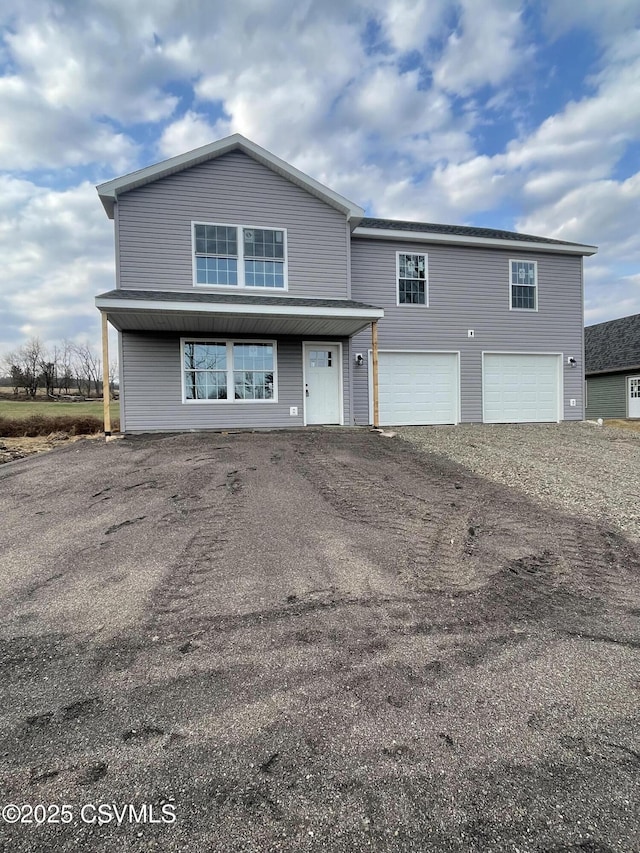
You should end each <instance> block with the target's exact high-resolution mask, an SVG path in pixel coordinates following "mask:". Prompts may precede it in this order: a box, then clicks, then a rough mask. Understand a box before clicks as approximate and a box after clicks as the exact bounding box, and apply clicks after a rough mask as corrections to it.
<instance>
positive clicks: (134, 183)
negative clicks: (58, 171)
mask: <svg viewBox="0 0 640 853" xmlns="http://www.w3.org/2000/svg"><path fill="white" fill-rule="evenodd" d="M231 151H242V152H244V153H245V154H247V155H248V156H249V157H252V158H253V159H254V160H256V161H257V162H258V163H261V164H262V165H263V166H266V167H267V168H268V169H271V170H272V171H273V172H276V173H277V174H279V175H281V176H282V177H284V178H286V179H287V180H289V181H291V182H292V183H294V184H297V186H299V187H302V189H305V190H307V192H309V193H311V194H312V195H314V196H316V197H317V198H319V199H321V200H322V201H324V202H326V203H327V204H329V205H331V207H334V208H336V209H337V210H339V211H341V212H342V213H344V214H345V216H346V217H347V220H348V221H350V222H352V224H357V223H358V222H359V221H360V220H361V219H362V218H363V217H364V210H363V208H361V207H359V205H357V204H354V203H353V202H352V201H349V199H347V198H345V197H344V196H341V195H339V194H338V193H336V192H334V191H333V190H331V189H329V187H325V186H324V184H321V183H320V182H319V181H316V180H315V179H314V178H311V177H309V175H305V174H304V172H301V171H300V170H299V169H296V168H295V167H294V166H291V165H289V163H286V162H285V161H284V160H281V159H280V158H279V157H276V156H275V154H271V152H270V151H267V150H266V149H264V148H261V147H260V146H259V145H256V144H255V142H251V140H250V139H246V138H245V137H244V136H242V135H241V134H239V133H234V134H233V135H232V136H227V137H225V138H224V139H219V140H217V141H216V142H211V143H210V144H209V145H203V146H202V147H201V148H196V149H194V150H193V151H188V152H187V153H186V154H180V155H178V156H177V157H171V158H170V159H169V160H163V161H162V162H160V163H156V164H154V165H153V166H147V167H146V168H144V169H139V170H138V171H137V172H131V173H130V174H128V175H123V176H122V177H120V178H114V179H113V180H112V181H106V183H104V184H99V185H98V186H97V187H96V189H97V190H98V195H99V196H100V200H101V202H102V204H103V206H104V209H105V210H106V212H107V216H108V217H109V219H113V216H114V205H115V203H116V201H117V200H118V196H120V195H122V194H123V193H126V192H129V191H130V190H134V189H137V188H138V187H143V186H145V185H146V184H150V183H152V182H153V181H158V180H160V179H161V178H166V177H168V176H169V175H175V174H176V173H177V172H182V171H184V170H185V169H189V168H191V167H192V166H198V165H200V164H201V163H206V162H208V161H210V160H215V159H216V158H217V157H221V156H222V155H223V154H228V153H230V152H231Z"/></svg>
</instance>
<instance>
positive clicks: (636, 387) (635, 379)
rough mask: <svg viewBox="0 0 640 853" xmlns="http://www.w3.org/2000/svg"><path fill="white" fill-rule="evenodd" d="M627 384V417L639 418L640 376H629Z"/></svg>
mask: <svg viewBox="0 0 640 853" xmlns="http://www.w3.org/2000/svg"><path fill="white" fill-rule="evenodd" d="M628 383H629V384H628V389H629V390H628V393H629V417H630V418H640V376H630V377H629V379H628Z"/></svg>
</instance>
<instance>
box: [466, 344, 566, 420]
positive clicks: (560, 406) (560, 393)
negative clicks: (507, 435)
mask: <svg viewBox="0 0 640 853" xmlns="http://www.w3.org/2000/svg"><path fill="white" fill-rule="evenodd" d="M487 355H516V356H517V355H530V356H553V357H555V359H556V363H557V374H556V375H557V391H556V394H557V397H556V416H555V421H556V423H560V421H561V420H562V419H563V414H564V402H563V401H564V381H563V380H564V374H563V365H564V355H563V353H561V352H531V350H486V351H483V352H482V422H483V423H485V424H495V423H532V421H504V420H496V419H488V418H487V415H486V394H485V392H486V382H485V356H487ZM551 422H552V421H547V423H551Z"/></svg>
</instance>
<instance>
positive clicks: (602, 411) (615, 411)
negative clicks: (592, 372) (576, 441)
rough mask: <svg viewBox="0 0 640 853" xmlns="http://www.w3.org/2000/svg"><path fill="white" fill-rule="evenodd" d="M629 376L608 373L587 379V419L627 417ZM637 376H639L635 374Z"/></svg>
mask: <svg viewBox="0 0 640 853" xmlns="http://www.w3.org/2000/svg"><path fill="white" fill-rule="evenodd" d="M627 375H629V374H625V373H608V374H606V375H603V376H590V377H589V378H588V379H587V418H588V419H589V420H597V419H598V418H626V417H627ZM633 375H634V376H637V375H638V374H637V373H635V374H633Z"/></svg>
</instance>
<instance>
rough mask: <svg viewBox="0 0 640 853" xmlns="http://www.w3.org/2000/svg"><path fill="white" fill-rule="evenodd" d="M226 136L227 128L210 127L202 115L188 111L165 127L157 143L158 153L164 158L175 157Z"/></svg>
mask: <svg viewBox="0 0 640 853" xmlns="http://www.w3.org/2000/svg"><path fill="white" fill-rule="evenodd" d="M227 135H228V132H227V128H223V127H221V126H220V125H219V124H218V125H212V124H211V123H210V122H209V121H208V120H207V117H206V116H205V115H203V114H202V113H197V112H194V111H193V110H188V111H187V112H186V113H185V114H184V115H183V116H182V118H179V119H178V120H177V121H174V122H173V123H172V124H169V125H167V126H166V127H165V129H164V130H163V132H162V136H161V137H160V139H159V141H158V153H159V155H160V156H161V157H164V158H166V157H175V156H176V155H178V154H184V153H185V152H187V151H191V150H192V149H193V148H199V147H200V146H201V145H208V144H209V143H210V142H213V141H214V140H216V139H219V138H221V137H224V136H227Z"/></svg>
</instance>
